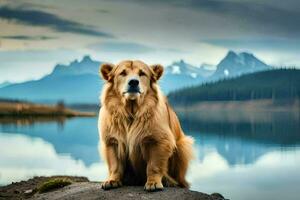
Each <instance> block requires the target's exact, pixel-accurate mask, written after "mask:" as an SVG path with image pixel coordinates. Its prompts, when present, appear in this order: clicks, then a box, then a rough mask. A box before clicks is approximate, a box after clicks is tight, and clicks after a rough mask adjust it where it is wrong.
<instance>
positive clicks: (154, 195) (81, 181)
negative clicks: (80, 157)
mask: <svg viewBox="0 0 300 200" xmlns="http://www.w3.org/2000/svg"><path fill="white" fill-rule="evenodd" d="M51 178H52V177H51ZM68 178H70V179H71V180H72V181H73V183H72V184H71V185H69V186H66V187H64V188H60V189H57V190H54V191H51V192H47V193H42V194H40V193H39V192H38V191H37V188H38V185H40V184H41V183H43V182H44V181H47V180H49V179H50V178H49V177H48V178H46V177H35V178H33V179H29V180H28V181H21V182H19V183H13V184H11V185H8V186H4V187H1V188H0V199H1V200H2V199H35V200H42V199H63V200H69V199H72V200H76V199H86V200H93V199H104V200H105V199H114V200H118V199H124V200H131V199H142V200H152V199H153V200H154V199H155V200H159V199H168V200H171V199H172V200H173V199H175V200H176V199H178V200H185V199H186V200H223V199H224V198H223V197H222V195H220V194H213V195H208V194H204V193H201V192H196V191H190V190H188V189H183V188H175V187H168V188H164V189H163V190H162V191H159V192H146V191H144V190H143V186H123V187H120V188H117V189H112V190H107V191H104V190H103V189H101V183H99V182H89V181H88V180H87V179H86V178H84V177H68ZM29 190H32V191H35V192H32V195H31V196H28V193H27V191H29Z"/></svg>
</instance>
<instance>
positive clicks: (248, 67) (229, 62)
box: [209, 51, 271, 80]
mask: <svg viewBox="0 0 300 200" xmlns="http://www.w3.org/2000/svg"><path fill="white" fill-rule="evenodd" d="M270 68H271V67H270V66H269V65H267V64H265V63H264V62H262V61H261V60H259V59H257V58H256V57H255V56H254V55H253V54H250V53H246V52H242V53H239V54H237V53H235V52H233V51H229V52H228V54H227V55H226V56H225V58H223V59H222V60H221V62H220V63H219V64H218V65H217V69H216V71H215V72H214V73H213V75H212V76H211V77H210V78H209V79H211V80H217V79H221V78H229V77H234V76H239V75H242V74H246V73H252V72H257V71H263V70H267V69H270Z"/></svg>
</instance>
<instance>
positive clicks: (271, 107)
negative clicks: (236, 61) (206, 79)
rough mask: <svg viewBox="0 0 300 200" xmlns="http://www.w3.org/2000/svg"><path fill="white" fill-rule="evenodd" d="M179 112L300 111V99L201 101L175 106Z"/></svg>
mask: <svg viewBox="0 0 300 200" xmlns="http://www.w3.org/2000/svg"><path fill="white" fill-rule="evenodd" d="M174 109H175V110H176V111H177V112H195V111H197V112H198V111H203V112H223V111H224V112H232V111H240V112H265V111H267V112H300V102H299V100H297V99H296V100H294V101H289V100H283V101H276V102H274V101H272V100H269V99H265V100H248V101H201V102H198V103H196V104H192V105H184V106H183V105H178V106H176V105H175V106H174Z"/></svg>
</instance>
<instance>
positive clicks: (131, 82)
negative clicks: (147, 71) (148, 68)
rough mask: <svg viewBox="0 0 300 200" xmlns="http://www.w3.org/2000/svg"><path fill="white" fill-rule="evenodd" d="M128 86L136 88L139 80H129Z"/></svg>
mask: <svg viewBox="0 0 300 200" xmlns="http://www.w3.org/2000/svg"><path fill="white" fill-rule="evenodd" d="M128 85H129V86H132V87H136V86H138V85H139V80H137V79H131V80H130V81H129V82H128Z"/></svg>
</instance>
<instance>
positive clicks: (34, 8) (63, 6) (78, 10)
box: [0, 0, 300, 82]
mask: <svg viewBox="0 0 300 200" xmlns="http://www.w3.org/2000/svg"><path fill="white" fill-rule="evenodd" d="M299 10H300V2H299V1H298V0H285V1H284V3H283V2H282V1H281V0H185V1H182V0H165V1H158V0H152V1H146V0H127V1H125V0H87V1H79V0H60V1H54V0H44V1H39V0H23V1H21V0H1V1H0V30H1V31H0V61H1V62H0V82H3V81H6V80H8V81H14V82H20V81H24V80H29V79H38V78H40V77H42V76H43V75H45V74H47V73H50V72H51V70H52V69H53V67H54V65H55V64H56V63H68V62H70V61H72V60H74V59H80V58H81V57H82V56H83V55H86V54H89V55H91V56H92V58H94V59H97V60H101V61H109V62H118V61H120V60H122V59H128V58H131V59H141V60H144V61H145V62H147V63H149V64H150V63H162V64H163V65H168V64H170V63H171V62H173V61H175V60H179V59H184V60H186V61H187V62H189V63H191V64H194V65H196V66H199V65H201V63H204V62H205V63H210V64H217V63H218V61H219V60H220V59H221V58H222V57H223V56H224V55H225V54H226V53H227V51H228V50H235V51H248V52H252V53H254V54H255V55H256V56H257V57H258V58H260V59H262V60H263V61H265V62H266V63H268V64H271V65H275V66H283V65H284V66H300V59H299V56H298V55H300V12H299Z"/></svg>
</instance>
